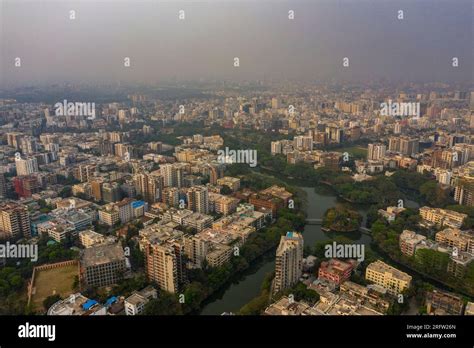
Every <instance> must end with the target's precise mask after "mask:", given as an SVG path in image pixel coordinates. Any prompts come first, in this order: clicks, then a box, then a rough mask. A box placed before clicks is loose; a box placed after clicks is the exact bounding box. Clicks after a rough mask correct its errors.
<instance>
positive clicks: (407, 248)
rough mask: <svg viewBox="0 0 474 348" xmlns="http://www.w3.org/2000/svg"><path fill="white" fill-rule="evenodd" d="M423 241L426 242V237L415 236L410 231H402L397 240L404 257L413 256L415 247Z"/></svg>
mask: <svg viewBox="0 0 474 348" xmlns="http://www.w3.org/2000/svg"><path fill="white" fill-rule="evenodd" d="M424 240H426V237H425V236H422V235H421V234H416V233H415V232H413V231H410V230H403V232H402V234H400V240H399V244H400V251H401V252H402V253H403V254H405V255H408V256H413V255H415V251H416V246H417V245H419V244H420V243H421V242H422V241H424Z"/></svg>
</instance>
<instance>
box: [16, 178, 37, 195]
mask: <svg viewBox="0 0 474 348" xmlns="http://www.w3.org/2000/svg"><path fill="white" fill-rule="evenodd" d="M13 187H14V189H15V192H16V194H17V195H18V197H20V198H24V197H31V195H32V194H33V193H37V192H39V191H40V185H39V182H38V179H37V177H36V176H32V175H28V176H17V177H15V178H13Z"/></svg>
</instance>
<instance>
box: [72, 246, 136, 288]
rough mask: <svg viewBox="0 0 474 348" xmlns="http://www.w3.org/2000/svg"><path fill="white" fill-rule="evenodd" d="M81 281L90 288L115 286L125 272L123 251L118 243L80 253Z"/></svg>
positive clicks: (125, 265)
mask: <svg viewBox="0 0 474 348" xmlns="http://www.w3.org/2000/svg"><path fill="white" fill-rule="evenodd" d="M80 267H81V280H82V281H83V282H84V283H85V284H86V285H87V286H90V287H96V286H97V287H100V286H107V285H112V284H116V283H117V282H118V281H120V280H121V279H122V278H123V277H124V275H125V274H126V271H127V262H126V258H125V254H124V250H123V248H122V246H121V245H120V243H117V244H108V245H98V246H93V247H90V248H87V249H85V250H84V251H82V254H81V260H80Z"/></svg>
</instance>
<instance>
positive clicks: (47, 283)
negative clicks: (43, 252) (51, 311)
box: [31, 265, 79, 310]
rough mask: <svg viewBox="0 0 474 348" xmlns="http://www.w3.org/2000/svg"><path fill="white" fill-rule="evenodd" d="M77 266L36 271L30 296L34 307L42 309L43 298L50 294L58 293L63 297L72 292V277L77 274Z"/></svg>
mask: <svg viewBox="0 0 474 348" xmlns="http://www.w3.org/2000/svg"><path fill="white" fill-rule="evenodd" d="M78 275H79V274H78V266H77V265H69V266H64V267H59V268H54V269H48V270H42V271H36V275H35V283H34V285H33V286H34V287H35V289H34V292H33V295H32V296H31V304H32V306H33V308H34V309H36V310H41V309H43V300H44V299H45V298H46V297H48V296H50V295H55V294H59V295H60V296H61V297H62V298H65V297H67V296H69V295H70V294H72V292H73V291H72V285H73V283H74V277H75V276H78Z"/></svg>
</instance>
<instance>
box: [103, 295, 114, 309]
mask: <svg viewBox="0 0 474 348" xmlns="http://www.w3.org/2000/svg"><path fill="white" fill-rule="evenodd" d="M116 301H117V296H112V297H111V298H109V299H108V300H107V301H105V306H106V307H108V306H110V305H111V304H112V303H114V302H116Z"/></svg>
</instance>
